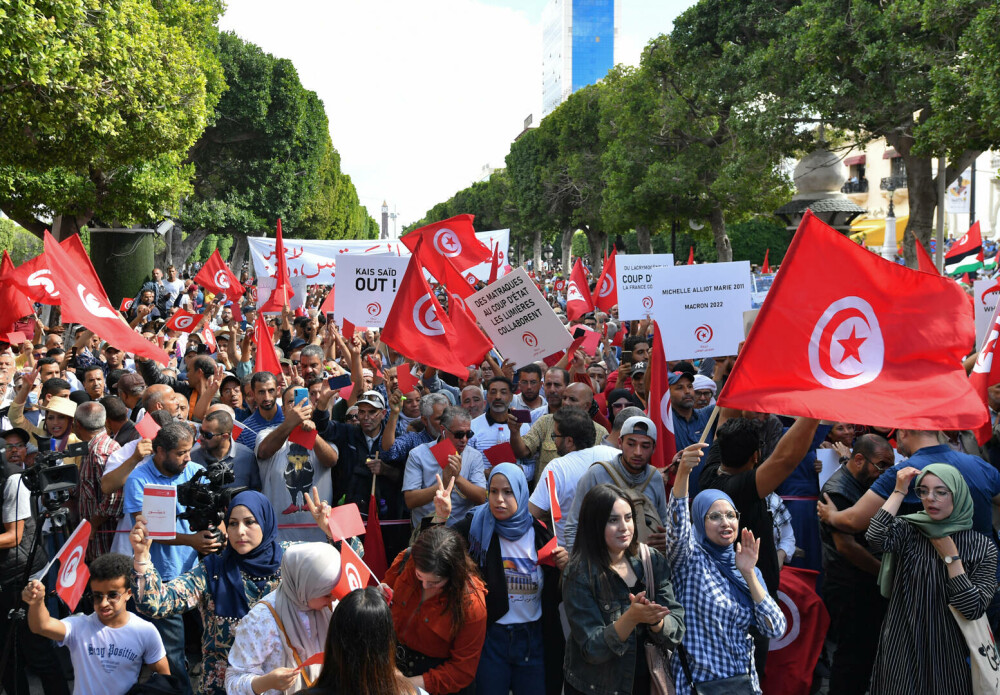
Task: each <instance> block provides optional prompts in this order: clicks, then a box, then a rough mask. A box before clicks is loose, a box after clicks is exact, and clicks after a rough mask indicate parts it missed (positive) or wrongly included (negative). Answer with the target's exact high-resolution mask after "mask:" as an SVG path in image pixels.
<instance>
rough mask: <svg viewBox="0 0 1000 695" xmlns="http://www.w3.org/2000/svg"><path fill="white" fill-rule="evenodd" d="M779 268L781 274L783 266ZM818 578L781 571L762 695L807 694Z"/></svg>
mask: <svg viewBox="0 0 1000 695" xmlns="http://www.w3.org/2000/svg"><path fill="white" fill-rule="evenodd" d="M848 241H850V240H848ZM851 243H853V242H851ZM785 257H786V258H787V256H785ZM781 267H782V270H781V272H782V273H784V272H785V269H784V268H785V265H784V263H782V266H781ZM818 575H819V573H818V572H815V571H813V570H807V569H800V568H798V567H788V566H786V567H785V568H784V569H782V570H781V583H780V585H779V586H778V606H779V607H780V608H781V612H782V613H784V614H785V620H786V621H787V623H788V626H787V627H786V628H785V634H784V635H782V636H781V637H779V638H777V639H772V640H771V644H770V651H769V652H768V655H767V666H766V668H765V670H764V677H763V678H761V682H760V684H761V689H762V690H763V692H764V695H801V693H808V692H809V691H810V686H811V685H812V680H813V670H814V669H815V668H816V662H817V661H818V660H819V655H820V652H821V651H822V649H823V641H824V640H825V639H826V631H827V628H829V627H830V614H829V613H827V611H826V606H825V605H823V599H821V598H820V597H819V596H818V595H817V594H816V577H817V576H818Z"/></svg>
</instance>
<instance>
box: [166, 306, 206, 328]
mask: <svg viewBox="0 0 1000 695" xmlns="http://www.w3.org/2000/svg"><path fill="white" fill-rule="evenodd" d="M199 321H201V314H192V313H191V312H190V311H184V310H183V309H178V310H177V313H175V314H174V315H173V316H171V317H170V318H169V319H167V322H166V323H164V324H163V327H164V328H166V329H167V330H170V331H180V332H181V333H191V332H193V331H194V329H195V328H197V327H198V322H199Z"/></svg>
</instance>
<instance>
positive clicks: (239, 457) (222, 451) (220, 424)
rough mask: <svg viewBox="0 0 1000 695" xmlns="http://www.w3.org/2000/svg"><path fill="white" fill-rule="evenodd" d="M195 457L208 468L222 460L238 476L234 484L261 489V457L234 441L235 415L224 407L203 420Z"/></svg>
mask: <svg viewBox="0 0 1000 695" xmlns="http://www.w3.org/2000/svg"><path fill="white" fill-rule="evenodd" d="M213 407H214V406H213ZM191 460H192V461H194V462H195V463H200V464H201V465H203V466H204V467H205V468H208V467H209V466H210V465H212V464H215V463H222V464H224V465H225V466H226V468H228V469H229V470H230V472H232V474H233V476H234V478H235V480H234V482H233V483H232V486H233V487H248V488H250V489H251V490H260V471H259V470H258V469H257V457H255V456H254V455H253V452H252V451H250V450H249V449H248V448H246V447H245V446H243V445H242V444H239V443H238V442H235V441H233V418H232V416H231V415H230V414H229V413H227V412H225V411H224V410H216V411H214V412H211V413H209V414H208V415H206V416H205V418H204V419H203V420H202V421H201V431H200V432H199V433H198V443H197V444H195V447H194V448H193V449H192V450H191Z"/></svg>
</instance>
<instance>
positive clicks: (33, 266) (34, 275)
mask: <svg viewBox="0 0 1000 695" xmlns="http://www.w3.org/2000/svg"><path fill="white" fill-rule="evenodd" d="M46 233H48V232H46ZM59 248H61V249H62V250H63V251H64V252H65V254H66V255H67V256H69V258H70V260H71V261H72V262H73V264H74V265H75V266H76V271H75V273H74V277H78V276H80V275H81V274H82V279H83V280H84V281H86V283H87V286H88V287H92V288H94V289H96V290H100V293H101V294H102V295H104V296H105V297H106V296H107V295H108V293H107V292H105V291H104V285H103V284H102V283H101V279H100V278H99V277H97V271H96V270H94V265H93V264H92V263H91V262H90V257H89V256H87V250H86V249H85V248H83V242H82V241H80V235H79V234H73V235H71V236H68V237H66V238H65V239H63V240H62V241H61V242H59ZM52 272H53V271H52V270H51V269H50V268H49V260H48V258H47V257H46V255H45V253H40V254H38V255H37V256H35V257H34V258H32V259H31V260H28V261H25V262H24V263H22V264H21V265H19V266H17V268H15V269H14V272H13V273H12V274H11V275H10V276H9V277H6V278H5V279H7V280H9V281H11V282H12V283H14V285H15V286H16V287H17V288H18V289H19V290H21V292H23V293H24V294H25V295H27V296H28V297H29V298H30V299H31V300H32V301H35V302H39V303H40V304H49V305H53V306H58V305H59V304H61V303H62V302H61V301H60V299H59V290H57V289H56V287H55V285H54V284H53V283H52Z"/></svg>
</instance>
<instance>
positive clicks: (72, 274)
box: [45, 232, 170, 365]
mask: <svg viewBox="0 0 1000 695" xmlns="http://www.w3.org/2000/svg"><path fill="white" fill-rule="evenodd" d="M81 248H82V247H81ZM45 256H46V261H47V263H48V266H49V269H50V270H51V271H52V276H51V279H52V283H53V285H54V287H55V290H56V291H57V292H59V298H60V299H61V300H62V317H63V321H65V322H67V323H68V322H71V321H73V322H76V323H79V324H82V325H83V326H86V327H87V328H88V329H90V330H91V331H93V332H94V333H95V334H97V335H99V336H101V337H102V338H104V339H105V340H106V341H108V342H109V343H110V344H111V345H114V346H115V347H117V348H119V349H121V350H124V351H126V352H131V353H134V354H136V355H139V356H140V357H147V358H149V359H152V360H156V361H157V362H159V363H160V364H164V365H165V364H167V362H168V361H169V360H170V358H169V357H168V356H167V353H166V352H164V351H163V348H161V347H158V346H156V345H154V344H153V343H151V342H149V341H148V340H146V339H145V338H143V337H142V336H141V335H139V334H138V333H136V332H135V331H133V330H132V328H131V327H129V325H128V324H127V323H125V320H124V319H122V315H121V314H120V313H119V312H118V310H117V309H115V308H114V306H112V305H111V302H109V301H108V297H107V295H106V294H104V290H103V288H101V287H100V286H99V285H98V286H96V287H95V286H94V278H96V277H97V273H96V272H95V271H94V267H93V266H92V265H91V263H90V259H89V258H87V257H86V255H85V256H84V257H83V262H84V263H85V265H81V262H80V261H79V260H78V259H77V258H72V257H71V256H70V254H68V253H67V252H66V251H65V250H63V248H62V246H61V245H60V244H58V243H56V240H55V238H54V237H53V236H52V235H51V234H49V233H48V232H45Z"/></svg>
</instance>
